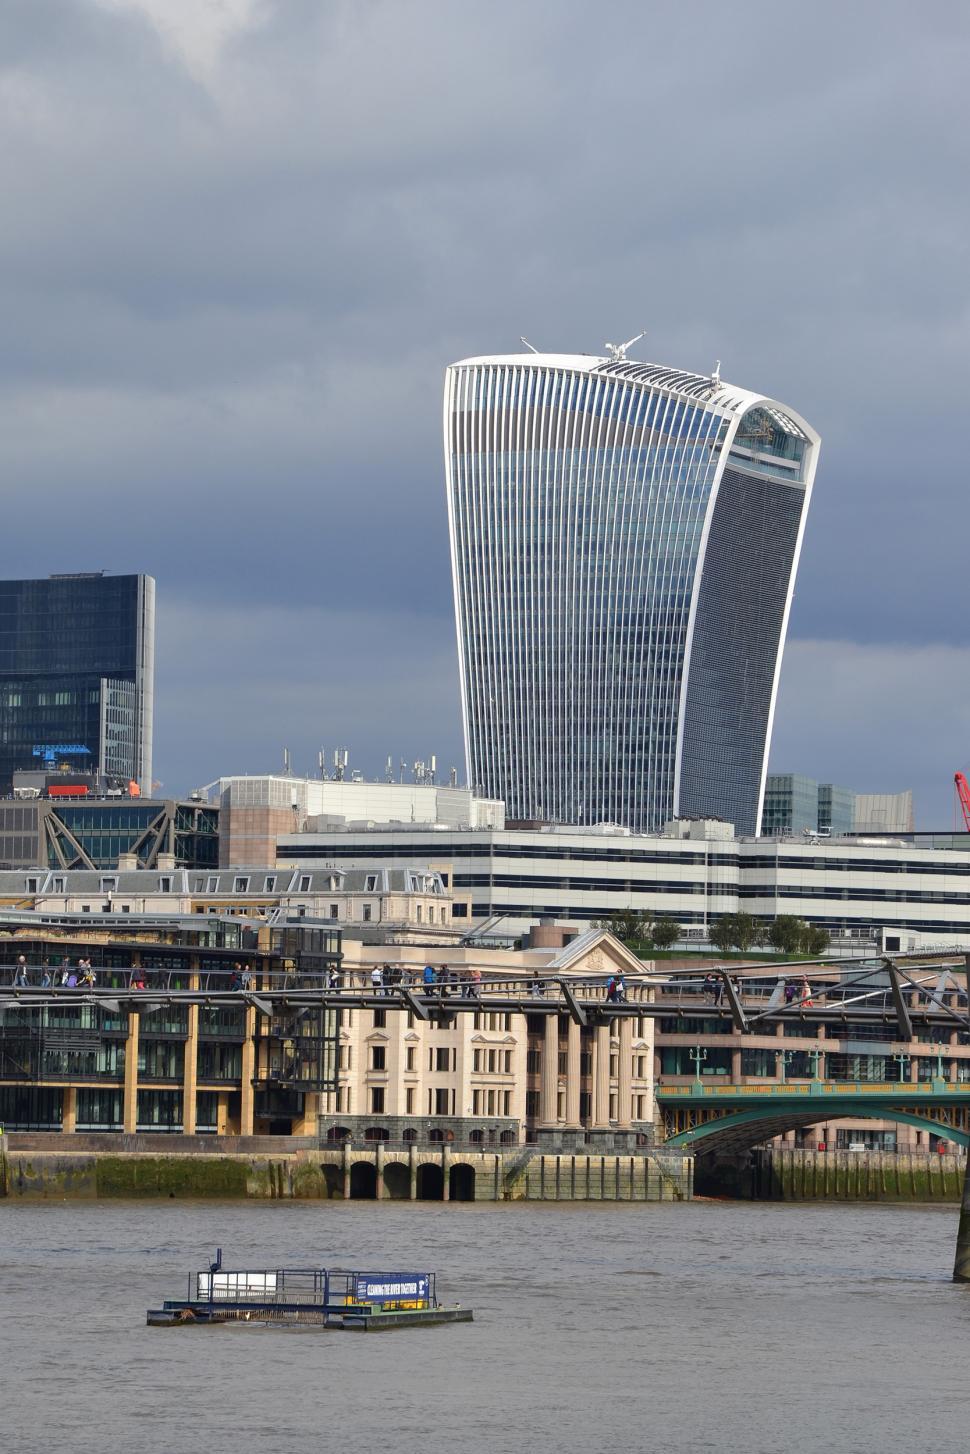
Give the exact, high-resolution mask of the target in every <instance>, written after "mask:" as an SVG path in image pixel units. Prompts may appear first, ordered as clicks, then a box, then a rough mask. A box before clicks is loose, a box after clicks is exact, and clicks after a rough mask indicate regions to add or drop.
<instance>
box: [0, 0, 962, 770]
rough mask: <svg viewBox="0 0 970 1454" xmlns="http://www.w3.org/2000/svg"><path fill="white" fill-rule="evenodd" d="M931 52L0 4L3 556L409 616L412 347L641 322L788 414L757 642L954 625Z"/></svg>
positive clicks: (427, 532)
mask: <svg viewBox="0 0 970 1454" xmlns="http://www.w3.org/2000/svg"><path fill="white" fill-rule="evenodd" d="M159 13H160V14H163V13H164V6H162V5H161V4H160V7H159ZM968 40H970V23H968V18H967V12H966V9H965V7H964V6H963V5H962V4H956V3H941V4H935V5H934V6H933V7H930V8H929V9H924V10H923V11H921V12H919V13H917V12H916V11H914V10H913V9H912V7H911V6H910V5H908V4H903V3H875V0H863V3H857V4H854V5H852V6H844V5H837V4H834V3H822V4H818V5H815V6H813V7H811V10H810V11H795V10H786V9H785V8H784V7H778V6H777V5H775V4H768V3H761V0H758V3H751V4H749V5H747V6H745V7H744V10H743V20H741V21H740V23H739V14H738V12H737V11H736V10H731V9H730V8H729V7H715V6H703V7H681V8H679V9H677V10H675V11H673V12H672V13H667V12H662V11H660V10H658V9H656V8H655V7H645V6H643V5H641V4H634V3H624V0H616V3H613V4H610V5H607V6H601V7H599V8H598V9H597V10H596V13H595V18H594V16H593V12H592V11H591V10H590V9H589V7H588V6H586V5H581V4H579V3H573V0H556V3H551V0H534V3H531V4H529V5H527V6H524V5H521V4H518V3H512V0H500V3H493V4H491V5H489V6H488V7H478V8H473V7H465V6H456V5H452V4H448V3H445V0H437V3H412V0H384V3H360V0H344V3H334V4H327V5H320V4H319V3H317V0H286V3H278V4H269V3H267V4H263V5H261V6H257V7H256V8H255V11H254V20H253V23H252V24H251V25H250V26H249V27H247V28H244V29H242V30H240V31H239V32H238V33H236V34H235V35H234V36H233V37H231V39H230V40H229V41H228V42H227V44H226V45H225V47H224V49H223V52H222V55H221V60H220V61H219V62H218V63H217V64H215V65H214V66H212V67H211V68H208V69H207V70H206V71H205V73H204V74H202V73H201V72H193V71H191V70H190V69H189V68H187V67H186V65H185V64H184V63H183V61H182V60H181V59H180V57H179V54H178V51H177V49H175V48H174V47H172V46H171V45H169V44H167V42H166V40H165V38H164V36H160V35H159V33H158V32H157V31H156V30H155V29H154V28H153V26H152V25H151V24H150V23H149V21H148V20H147V19H146V18H145V17H144V16H140V15H138V14H136V13H134V12H128V13H120V12H118V11H117V10H109V9H105V8H102V7H100V6H99V5H97V4H95V3H93V0H45V3H44V4H43V5H40V6H38V5H37V4H35V3H25V0H19V3H18V0H12V3H11V4H10V5H8V6H6V7H4V10H3V14H2V15H0V58H2V59H0V125H2V126H3V129H4V134H5V140H6V141H7V142H8V145H6V146H5V147H4V148H3V150H2V152H0V157H2V161H0V183H2V185H3V188H4V197H5V224H6V225H5V228H4V231H3V234H2V236H0V311H2V316H3V319H4V338H5V347H4V351H3V355H2V358H0V438H2V439H3V444H2V446H0V450H2V453H0V462H2V468H3V472H4V478H5V480H6V482H7V488H6V491H5V495H6V500H5V504H6V521H7V524H8V537H9V538H11V539H15V540H16V541H17V547H18V548H17V554H16V560H15V562H14V561H13V560H11V562H10V569H9V571H8V573H9V574H20V573H26V572H28V571H36V572H38V573H43V572H45V571H46V570H50V569H70V568H72V566H77V565H79V564H82V565H92V564H99V565H104V566H108V567H112V568H116V569H134V568H145V569H150V570H152V571H153V572H154V573H155V574H156V575H157V576H158V578H159V591H160V603H161V607H162V610H163V613H164V611H165V610H166V609H173V608H175V607H176V606H177V607H178V609H179V610H190V609H191V607H192V604H193V603H197V604H198V606H199V608H200V609H202V608H206V609H208V608H210V607H211V606H212V604H213V603H216V602H226V603H230V604H231V606H232V611H233V613H234V615H238V619H240V620H246V619H248V613H249V612H250V611H251V610H255V609H257V608H258V609H259V610H271V609H273V608H274V606H284V607H290V606H293V605H299V606H301V607H319V608H320V609H321V610H324V611H328V612H329V611H333V610H340V609H344V608H346V607H348V606H351V607H357V606H358V605H359V604H360V602H359V600H358V597H360V596H361V595H363V596H364V597H365V605H366V609H367V611H368V612H373V613H376V615H377V616H381V613H383V618H384V619H385V620H386V621H387V623H388V628H389V631H390V630H392V629H393V624H394V622H395V621H396V619H397V618H398V616H399V614H400V613H401V612H402V611H405V612H406V611H417V612H419V613H420V614H421V616H422V618H423V619H425V620H427V621H428V622H431V621H433V622H434V630H435V633H436V635H437V639H439V640H440V641H446V640H448V639H449V632H450V612H451V593H450V582H449V568H448V559H447V544H446V534H445V521H444V509H443V485H442V479H441V460H440V387H441V372H442V369H443V366H444V364H445V363H447V362H448V361H449V360H450V359H452V358H456V357H461V356H463V355H465V354H468V353H479V352H488V351H492V350H499V349H506V348H510V347H511V348H515V347H517V346H518V344H517V340H518V336H519V334H521V333H523V332H524V333H525V334H526V335H527V336H528V337H530V338H532V339H533V341H534V342H536V343H537V344H538V345H539V346H541V347H548V348H564V349H588V350H590V351H595V350H598V349H599V348H600V347H601V344H602V340H603V339H604V338H606V337H611V338H612V337H616V336H617V335H618V334H619V335H620V336H624V337H625V336H627V334H629V333H633V332H634V331H635V330H636V329H637V328H638V327H641V326H643V325H644V324H646V325H647V327H648V330H649V331H648V337H647V340H646V342H645V350H646V353H645V356H648V357H655V358H657V359H659V360H660V361H663V362H673V363H678V364H682V365H685V366H687V367H696V368H698V369H702V370H707V369H709V368H710V367H711V366H712V364H713V361H714V359H715V358H716V357H720V358H721V359H722V361H723V373H724V376H725V377H727V378H730V379H731V380H732V381H736V382H738V383H741V384H745V385H748V386H750V387H753V388H761V389H764V390H765V391H767V392H769V393H773V394H775V396H776V397H780V398H782V399H783V400H785V401H787V402H789V403H791V404H792V405H793V406H794V407H795V408H797V409H799V410H800V411H801V412H802V413H804V414H805V416H806V417H807V418H808V419H809V420H811V422H812V423H813V424H815V425H816V426H817V427H818V428H819V430H820V432H821V433H822V435H823V441H824V443H823V452H822V463H821V469H820V473H819V479H818V483H817V489H816V497H815V502H814V505H813V511H812V515H811V518H810V522H809V529H808V534H807V538H806V543H805V551H804V557H803V565H802V570H801V575H800V579H799V589H798V594H797V597H796V602H795V608H794V612H793V618H792V628H793V632H794V634H795V635H796V636H798V635H801V636H810V637H813V638H816V639H818V638H824V637H829V638H832V639H836V640H842V639H847V640H857V641H860V642H866V643H870V644H878V643H881V642H882V643H886V642H897V643H899V642H905V643H916V642H922V641H939V642H949V643H951V644H955V645H958V644H960V643H962V640H963V636H964V624H963V623H964V618H965V615H966V591H965V587H964V585H963V578H964V562H963V556H964V551H963V548H962V543H961V532H960V530H958V529H955V528H954V522H955V521H957V520H959V517H960V512H961V510H962V507H963V497H964V486H963V480H964V477H965V468H964V464H963V457H962V447H961V446H962V441H959V439H958V431H957V428H956V427H955V420H956V419H957V418H958V417H959V413H960V411H961V410H962V408H963V397H962V396H963V390H964V380H965V378H966V372H967V317H966V311H967V310H966V302H965V296H966V290H965V238H966V236H967V231H968V226H967V224H968V220H970V219H968V215H967V214H968V206H967V198H966V189H965V187H964V186H963V185H962V182H961V180H960V179H961V178H962V171H963V169H964V158H963V148H964V138H965V135H966V130H967V121H968V117H967V111H968V103H967V95H966V90H965V86H964V82H963V77H964V74H965V70H966V63H967V60H968V49H970V45H968ZM79 518H80V519H81V520H83V521H84V522H85V529H84V530H83V531H81V530H79V528H78V523H77V522H78V519H79ZM79 539H80V540H81V541H83V545H84V554H85V556H86V557H87V558H86V559H85V560H84V561H83V562H79V561H78V558H77V557H78V553H79ZM218 619H219V620H220V621H222V620H223V619H224V618H223V617H222V616H220V617H219V618H218ZM234 639H235V638H234ZM316 649H317V648H316V645H315V643H311V644H310V648H309V651H310V655H309V657H308V659H307V660H306V661H305V662H303V661H301V662H299V663H298V662H295V661H294V663H293V671H294V676H293V682H294V684H295V685H296V686H298V684H299V683H300V681H301V680H302V677H301V672H304V671H305V672H306V673H307V674H308V675H312V673H313V672H314V671H315V670H317V668H318V665H319V661H318V659H317V658H315V657H314V656H313V652H314V651H315V650H316ZM182 651H183V653H184V663H183V666H182V670H183V671H184V672H188V673H189V674H190V676H191V675H192V674H194V675H195V677H196V679H198V680H199V681H200V682H201V681H203V680H205V681H206V682H208V680H209V678H210V676H211V673H212V671H213V664H212V663H213V655H215V658H216V661H217V662H218V666H217V667H216V668H215V669H216V670H217V671H224V672H225V673H226V681H227V683H228V682H230V681H231V677H232V671H231V665H230V664H231V662H232V660H233V658H234V651H235V648H233V649H228V648H227V650H225V651H223V652H221V653H220V652H216V653H215V654H214V653H213V652H212V650H211V648H208V647H206V646H203V644H202V643H201V642H197V641H195V640H194V639H193V638H191V637H189V638H188V639H186V640H185V641H184V643H183V646H182ZM354 659H355V655H354V648H353V647H352V646H351V645H350V644H349V643H348V644H347V645H346V647H345V650H344V653H343V655H342V656H341V657H340V661H342V662H344V663H345V664H346V665H347V667H348V670H352V667H353V662H354ZM168 661H169V665H168V666H166V668H165V672H166V673H167V672H170V671H171V670H174V665H173V663H172V658H171V657H169V658H168ZM334 670H335V674H337V675H339V671H337V669H336V668H335V669H334ZM792 680H793V679H792V676H791V671H790V670H786V678H785V681H786V686H785V692H786V693H789V692H791V691H793V690H795V688H794V687H793V686H792V685H791V683H792ZM165 693H166V678H165V675H164V674H163V675H161V676H160V681H159V699H160V700H164V697H165ZM222 699H223V700H224V699H225V698H222ZM219 700H220V694H219V693H218V692H217V693H216V696H215V699H214V705H213V708H212V711H213V719H212V720H213V730H214V733H216V734H217V732H218V731H221V732H222V734H223V735H224V737H225V739H226V749H227V752H228V751H231V750H232V738H233V734H234V733H235V731H236V730H237V724H236V722H235V721H234V720H233V719H232V717H230V716H229V715H228V714H224V715H220V710H219V707H218V702H219ZM286 700H287V701H288V703H289V704H290V706H291V709H292V711H293V713H294V715H295V717H300V716H301V709H300V706H299V700H300V698H299V692H298V691H295V693H294V694H293V695H291V696H287V697H286ZM448 710H449V711H453V708H449V709H448ZM449 731H450V732H451V733H452V734H453V736H454V735H455V734H456V733H457V722H456V720H452V722H451V726H450V727H449ZM376 750H377V748H376V741H375V751H376ZM158 752H159V760H160V762H164V759H165V756H166V754H171V758H172V761H173V763H176V764H179V766H178V767H177V768H176V769H175V770H176V771H177V772H179V773H182V774H184V776H185V777H186V779H190V778H191V777H194V776H197V775H198V774H197V773H196V772H195V770H194V767H193V766H192V757H191V751H190V747H189V745H188V744H187V743H185V742H184V741H180V740H175V739H173V740H171V742H170V744H167V743H166V739H165V733H164V732H163V731H161V730H160V732H159V740H158ZM169 776H171V773H169Z"/></svg>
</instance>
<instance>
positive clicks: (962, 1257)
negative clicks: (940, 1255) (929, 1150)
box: [953, 1155, 970, 1282]
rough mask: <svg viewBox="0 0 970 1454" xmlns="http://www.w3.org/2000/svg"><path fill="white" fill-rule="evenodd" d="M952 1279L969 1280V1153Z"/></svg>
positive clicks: (964, 1177) (956, 1280)
mask: <svg viewBox="0 0 970 1454" xmlns="http://www.w3.org/2000/svg"><path fill="white" fill-rule="evenodd" d="M953 1281H954V1282H970V1155H968V1156H967V1169H966V1171H965V1172H964V1174H963V1200H962V1202H961V1203H960V1226H959V1228H958V1230H957V1255H956V1257H955V1258H954V1261H953Z"/></svg>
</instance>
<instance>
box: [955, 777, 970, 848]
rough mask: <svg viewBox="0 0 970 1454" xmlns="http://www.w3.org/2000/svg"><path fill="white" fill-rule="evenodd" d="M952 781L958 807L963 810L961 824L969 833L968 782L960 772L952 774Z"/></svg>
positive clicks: (969, 802)
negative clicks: (958, 802) (958, 801)
mask: <svg viewBox="0 0 970 1454" xmlns="http://www.w3.org/2000/svg"><path fill="white" fill-rule="evenodd" d="M953 782H954V785H955V787H956V790H957V797H958V798H959V800H960V808H961V810H962V812H963V826H964V827H965V828H966V830H967V832H968V833H970V783H968V782H967V780H966V778H965V777H964V775H963V773H962V772H955V773H954V774H953Z"/></svg>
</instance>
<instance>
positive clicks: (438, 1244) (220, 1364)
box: [0, 1201, 970, 1454]
mask: <svg viewBox="0 0 970 1454" xmlns="http://www.w3.org/2000/svg"><path fill="white" fill-rule="evenodd" d="M956 1226H957V1210H956V1208H955V1207H953V1208H951V1207H944V1208H937V1207H925V1208H913V1207H895V1206H870V1205H842V1206H832V1205H805V1204H801V1205H779V1204H770V1203H760V1204H759V1203H726V1202H694V1203H692V1204H680V1205H667V1204H659V1205H658V1204H639V1205H638V1204H633V1205H631V1204H622V1205H603V1204H598V1203H597V1204H594V1203H572V1204H568V1203H567V1204H562V1203H559V1204H557V1205H543V1204H535V1203H532V1204H528V1205H524V1204H510V1205H500V1206H495V1205H482V1206H476V1205H474V1204H469V1205H451V1206H442V1205H436V1204H418V1205H415V1204H413V1203H390V1204H388V1203H385V1204H382V1205H376V1204H375V1203H373V1202H369V1203H365V1202H347V1203H343V1202H341V1203H335V1202H330V1203H326V1202H325V1203H320V1202H313V1203H309V1202H284V1203H270V1204H253V1203H240V1202H232V1203H224V1202H220V1203H200V1202H192V1203H186V1202H181V1203H178V1202H173V1201H169V1202H138V1203H122V1202H72V1203H57V1204H48V1203H32V1204H27V1203H22V1202H16V1201H7V1202H0V1264H2V1282H0V1288H2V1294H3V1302H2V1306H3V1313H4V1334H5V1336H4V1340H3V1363H2V1376H3V1402H2V1409H3V1412H2V1436H3V1446H4V1447H5V1448H6V1449H9V1450H10V1451H12V1454H13V1451H16V1454H33V1451H35V1450H36V1451H41V1450H44V1451H61V1450H64V1451H75V1454H88V1451H91V1454H95V1451H97V1454H104V1451H112V1454H113V1451H115V1450H118V1451H121V1450H125V1451H130V1454H156V1451H159V1454H160V1451H166V1454H173V1451H178V1454H180V1451H183V1450H190V1449H191V1450H199V1451H202V1454H229V1451H249V1450H268V1451H273V1454H275V1451H293V1454H302V1451H303V1450H308V1451H309V1450H336V1451H341V1454H364V1451H367V1454H373V1451H384V1450H403V1451H406V1454H409V1451H412V1450H413V1451H415V1454H418V1451H426V1454H446V1451H448V1454H454V1451H471V1454H479V1451H482V1454H485V1451H489V1454H513V1451H514V1454H522V1451H526V1454H553V1451H555V1454H574V1451H575V1454H580V1451H587V1450H598V1449H604V1450H609V1451H610V1454H623V1451H627V1450H658V1451H660V1450H663V1451H666V1450H675V1451H680V1450H708V1449H711V1450H716V1451H718V1454H741V1451H745V1454H762V1451H763V1454H779V1451H791V1454H816V1451H820V1450H824V1451H826V1454H831V1451H843V1450H844V1451H856V1454H858V1451H862V1454H867V1451H870V1450H871V1451H873V1454H875V1451H879V1454H886V1451H888V1450H893V1449H905V1448H913V1449H928V1450H933V1451H935V1454H949V1451H951V1450H952V1451H954V1454H956V1451H957V1450H961V1451H962V1450H964V1449H966V1447H967V1441H968V1437H970V1434H968V1431H970V1383H968V1379H967V1373H966V1369H967V1350H968V1343H970V1287H958V1286H955V1285H954V1284H953V1283H951V1282H950V1280H949V1279H950V1273H951V1270H952V1262H953V1250H954V1241H955V1237H956ZM217 1244H220V1245H221V1246H222V1247H223V1248H224V1255H225V1262H226V1265H227V1266H229V1267H232V1266H246V1265H249V1266H254V1267H261V1266H286V1265H291V1266H293V1265H298V1266H299V1265H302V1266H306V1265H312V1264H319V1265H326V1264H327V1263H328V1262H329V1263H331V1264H333V1265H337V1264H342V1265H344V1266H348V1265H349V1266H357V1265H359V1266H362V1267H363V1266H366V1265H371V1266H384V1267H388V1268H394V1267H398V1266H399V1267H401V1268H404V1269H408V1268H413V1269H415V1270H421V1269H424V1268H430V1269H437V1270H438V1271H439V1272H440V1274H441V1277H440V1282H439V1295H440V1296H441V1297H442V1298H443V1300H445V1301H461V1302H463V1303H465V1304H469V1305H471V1306H472V1307H474V1309H475V1322H474V1323H473V1324H470V1325H467V1324H466V1325H459V1326H456V1327H452V1328H448V1327H444V1328H437V1329H413V1330H410V1331H402V1332H398V1333H391V1334H383V1335H381V1334H370V1335H363V1334H360V1335H355V1334H349V1333H336V1332H333V1333H323V1332H320V1331H313V1330H304V1329H300V1330H286V1329H275V1328H261V1327H254V1326H252V1325H250V1326H248V1327H234V1328H210V1329H204V1328H195V1329H192V1328H188V1329H184V1330H183V1329H171V1330H168V1329H151V1328H147V1327H146V1326H145V1310H146V1308H147V1307H148V1306H149V1305H155V1304H157V1303H159V1302H161V1301H162V1299H164V1298H165V1297H179V1296H181V1295H183V1292H182V1290H183V1288H184V1286H185V1274H186V1273H187V1271H188V1270H189V1269H190V1268H198V1267H204V1266H205V1265H206V1264H207V1263H208V1260H209V1257H210V1256H211V1255H212V1252H213V1250H214V1248H215V1246H216V1245H217Z"/></svg>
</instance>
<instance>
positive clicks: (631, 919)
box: [597, 909, 653, 946]
mask: <svg viewBox="0 0 970 1454" xmlns="http://www.w3.org/2000/svg"><path fill="white" fill-rule="evenodd" d="M652 925H653V915H652V914H651V912H650V910H649V909H619V910H618V911H617V912H616V913H615V914H611V915H610V917H609V918H608V919H600V921H599V924H598V926H597V927H598V928H600V929H608V930H609V931H610V933H611V934H615V935H616V937H617V939H619V940H621V941H622V942H623V943H624V944H645V945H647V946H649V945H650V944H651V943H652V942H653V941H652V938H651V933H650V931H651V927H652Z"/></svg>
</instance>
